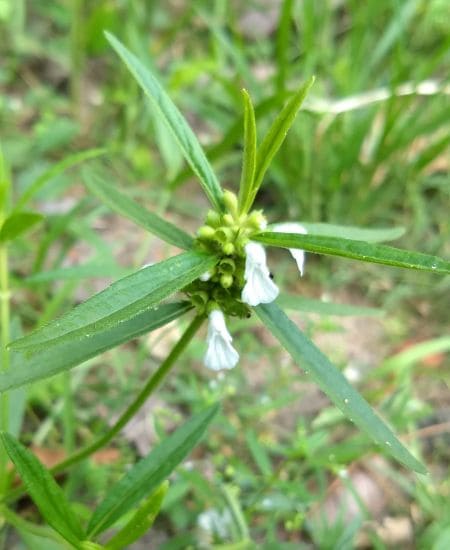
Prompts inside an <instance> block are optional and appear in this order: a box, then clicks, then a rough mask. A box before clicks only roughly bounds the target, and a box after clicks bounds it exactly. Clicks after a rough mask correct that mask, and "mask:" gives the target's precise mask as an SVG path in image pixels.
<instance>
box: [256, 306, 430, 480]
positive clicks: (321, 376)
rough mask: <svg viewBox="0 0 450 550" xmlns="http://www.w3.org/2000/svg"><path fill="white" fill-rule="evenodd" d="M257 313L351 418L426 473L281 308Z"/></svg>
mask: <svg viewBox="0 0 450 550" xmlns="http://www.w3.org/2000/svg"><path fill="white" fill-rule="evenodd" d="M255 311H256V313H257V315H258V317H259V318H260V319H261V321H262V322H263V323H264V324H265V325H266V327H267V328H268V329H269V330H270V332H271V333H272V334H273V335H274V336H275V337H276V338H278V340H279V341H280V343H281V344H282V346H283V347H284V348H285V349H286V350H287V351H288V352H289V353H290V354H291V356H292V358H293V359H294V360H295V362H296V363H297V364H298V365H301V367H302V369H303V370H304V371H305V372H306V373H309V374H310V375H311V377H312V378H313V380H314V381H315V382H316V383H317V385H318V386H319V387H320V389H321V390H322V391H323V392H324V393H326V395H327V396H328V397H329V398H330V399H331V401H332V402H333V403H334V404H335V405H336V406H337V407H338V408H339V409H340V410H341V411H342V412H343V413H344V415H345V416H346V417H347V418H349V419H351V421H352V422H354V423H355V424H356V425H357V426H358V427H359V428H360V429H361V430H363V431H364V432H365V433H366V434H368V435H369V436H370V437H371V438H372V439H373V440H374V441H375V443H377V444H378V445H380V446H381V447H382V448H383V449H384V451H385V452H387V453H389V454H390V455H392V456H393V457H394V458H395V459H396V460H398V461H399V462H401V463H402V464H404V465H405V466H406V467H408V468H411V469H412V470H414V471H416V472H418V473H421V474H425V473H426V469H425V467H424V466H423V465H422V464H421V463H420V462H419V461H418V460H417V459H415V458H414V457H413V456H412V455H411V454H410V452H409V451H408V450H407V449H406V448H405V447H404V446H403V445H402V444H401V443H400V441H399V440H398V439H397V438H396V437H395V435H394V434H393V433H392V431H391V430H390V428H388V426H387V425H386V424H385V423H384V422H383V421H382V420H381V419H380V417H378V416H377V415H376V414H375V412H374V411H373V409H372V408H371V407H370V405H369V404H368V403H367V402H366V401H365V399H364V398H363V397H362V396H361V395H360V394H359V393H358V392H357V391H356V390H355V389H354V388H353V387H352V386H351V385H350V384H349V383H348V382H347V380H346V378H345V377H344V376H343V375H342V374H341V373H340V372H339V371H338V370H337V368H336V367H335V366H334V365H333V364H332V363H331V362H330V361H329V359H328V358H327V357H326V356H325V355H324V354H323V353H322V352H321V351H320V350H319V349H318V348H316V346H315V345H314V344H313V343H312V342H311V341H310V340H309V339H308V338H307V337H306V336H305V335H304V334H303V333H302V332H301V331H300V330H299V329H298V327H297V326H296V325H295V324H294V323H293V322H292V321H291V320H290V319H289V318H288V317H287V316H286V314H285V313H284V312H283V311H282V310H281V309H280V308H279V307H278V306H276V305H275V304H266V305H261V306H258V307H256V308H255Z"/></svg>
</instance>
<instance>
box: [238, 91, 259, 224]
mask: <svg viewBox="0 0 450 550" xmlns="http://www.w3.org/2000/svg"><path fill="white" fill-rule="evenodd" d="M242 97H243V99H244V154H243V158H242V174H241V183H240V185H239V196H238V204H239V212H240V213H244V214H246V213H247V212H248V211H249V210H250V208H251V206H252V202H251V198H252V188H253V180H254V177H255V169H256V121H255V111H254V109H253V104H252V100H251V97H250V95H249V94H248V92H247V90H242Z"/></svg>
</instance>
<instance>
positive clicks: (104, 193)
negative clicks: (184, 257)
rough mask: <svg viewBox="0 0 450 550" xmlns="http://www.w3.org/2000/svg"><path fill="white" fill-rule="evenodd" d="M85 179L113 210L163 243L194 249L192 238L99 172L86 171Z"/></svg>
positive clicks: (87, 184)
mask: <svg viewBox="0 0 450 550" xmlns="http://www.w3.org/2000/svg"><path fill="white" fill-rule="evenodd" d="M83 178H84V183H85V185H86V187H87V188H88V189H89V191H91V193H93V194H94V195H96V196H97V197H98V198H99V199H100V200H101V201H102V202H104V203H105V204H106V205H107V206H109V208H111V210H114V211H115V212H117V213H118V214H120V215H121V216H124V217H125V218H128V219H129V220H131V221H132V222H134V223H136V224H137V225H140V226H141V227H143V228H144V229H146V230H147V231H150V233H153V234H154V235H156V236H157V237H159V238H160V239H162V240H163V241H166V242H168V243H170V244H173V245H175V246H178V247H179V248H184V249H185V250H189V249H191V248H192V243H193V239H192V237H190V236H189V235H188V234H187V233H185V232H184V231H183V230H181V229H179V228H178V227H177V226H176V225H173V224H171V223H169V222H167V221H166V220H164V219H163V218H161V217H160V216H158V215H156V214H154V213H153V212H149V211H148V210H146V209H145V208H144V207H142V206H141V205H140V204H138V203H137V202H135V201H133V200H132V199H130V198H129V197H127V196H126V195H124V194H122V193H120V191H118V190H117V189H116V188H115V187H114V186H113V185H112V184H111V183H109V182H106V181H105V180H104V178H102V177H101V175H100V174H98V173H97V172H94V171H93V170H88V169H85V170H84V171H83Z"/></svg>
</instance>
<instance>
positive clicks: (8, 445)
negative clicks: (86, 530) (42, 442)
mask: <svg viewBox="0 0 450 550" xmlns="http://www.w3.org/2000/svg"><path fill="white" fill-rule="evenodd" d="M0 438H1V440H2V442H3V445H4V447H5V449H6V452H7V453H8V455H9V458H10V459H11V460H12V462H13V463H14V465H15V466H16V468H17V471H18V472H19V474H20V477H21V478H22V480H23V482H24V484H25V486H26V488H27V491H28V493H29V494H30V496H31V498H32V499H33V501H34V503H35V504H36V506H37V507H38V508H39V511H40V512H41V514H42V516H43V517H44V518H45V520H46V521H47V523H48V524H49V525H50V526H51V527H53V529H55V531H58V533H59V534H60V535H61V536H62V537H64V538H65V539H66V540H67V541H69V542H70V543H71V544H73V545H74V546H75V547H76V548H79V544H80V542H81V541H82V540H84V538H85V537H84V534H83V529H82V528H81V525H80V524H79V522H78V519H77V517H76V516H75V515H74V513H73V511H72V508H71V507H70V504H69V502H68V501H67V500H66V497H65V495H64V493H63V491H62V490H61V488H60V487H59V486H58V485H57V484H56V482H55V480H54V479H53V477H52V476H51V475H50V473H49V472H48V471H47V470H46V469H45V468H44V466H43V465H42V464H41V463H40V462H39V460H38V459H37V458H36V457H35V456H34V455H33V454H32V453H31V452H30V451H28V449H26V448H25V447H24V446H23V445H22V444H21V443H19V442H18V441H17V440H16V439H14V437H13V436H12V435H10V434H8V433H5V432H0Z"/></svg>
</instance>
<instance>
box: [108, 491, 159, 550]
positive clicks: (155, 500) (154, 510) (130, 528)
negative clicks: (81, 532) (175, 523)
mask: <svg viewBox="0 0 450 550" xmlns="http://www.w3.org/2000/svg"><path fill="white" fill-rule="evenodd" d="M168 488H169V483H168V482H167V481H165V482H164V483H163V484H162V485H161V486H160V487H159V488H158V489H156V491H154V492H153V493H152V494H151V495H150V496H149V497H148V498H147V499H145V501H144V503H143V504H141V506H140V507H139V508H138V510H137V511H136V512H135V514H134V515H133V517H132V518H131V519H130V521H129V522H128V523H127V524H126V525H125V527H123V528H122V529H121V530H120V531H119V532H118V533H117V534H116V535H114V537H113V538H112V539H110V540H109V541H108V542H107V544H106V546H105V550H122V549H123V548H128V547H129V545H130V544H132V543H133V542H135V541H137V540H138V539H140V538H141V537H143V536H144V535H145V533H146V532H147V531H148V530H149V529H150V527H151V526H152V525H153V523H154V521H155V519H156V516H157V515H158V514H159V511H160V509H161V505H162V502H163V499H164V497H165V496H166V493H167V489H168Z"/></svg>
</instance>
